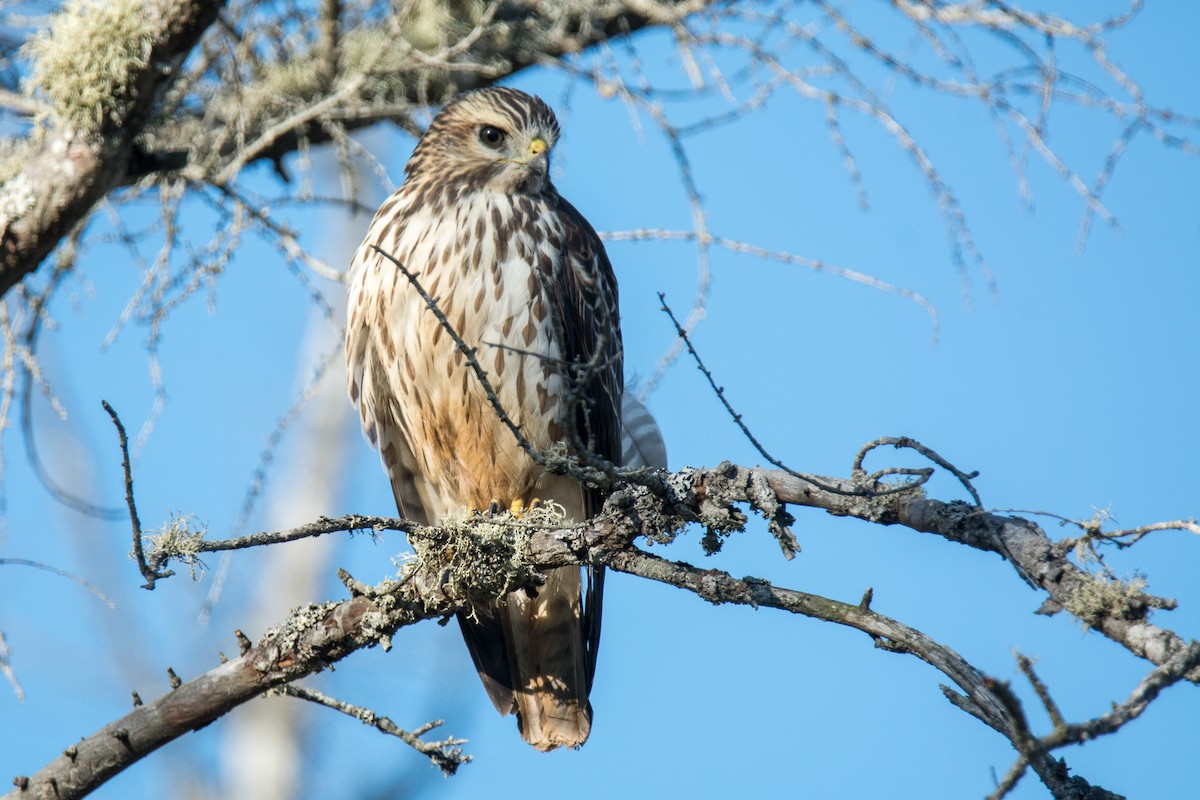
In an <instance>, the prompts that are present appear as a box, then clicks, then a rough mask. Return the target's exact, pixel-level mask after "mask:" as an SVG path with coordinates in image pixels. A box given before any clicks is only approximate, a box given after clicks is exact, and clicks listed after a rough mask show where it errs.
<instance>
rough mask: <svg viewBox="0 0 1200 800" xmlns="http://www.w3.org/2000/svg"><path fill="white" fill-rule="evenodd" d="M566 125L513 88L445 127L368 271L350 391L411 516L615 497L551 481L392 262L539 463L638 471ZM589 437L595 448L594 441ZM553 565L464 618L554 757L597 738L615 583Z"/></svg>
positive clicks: (351, 325) (462, 105)
mask: <svg viewBox="0 0 1200 800" xmlns="http://www.w3.org/2000/svg"><path fill="white" fill-rule="evenodd" d="M558 133H559V129H558V121H557V120H556V119H555V117H554V112H553V111H551V110H550V107H549V106H547V105H546V104H545V103H544V102H543V101H542V100H541V99H539V98H537V97H533V96H532V95H528V94H526V93H524V92H520V91H517V90H515V89H509V88H499V87H493V88H488V89H481V90H478V91H473V92H468V93H465V94H462V95H459V96H458V97H456V98H455V99H454V100H452V101H451V102H450V103H449V104H448V105H447V106H446V107H445V108H444V109H442V111H441V113H439V114H438V115H437V117H436V118H435V119H434V120H433V122H432V123H431V124H430V126H429V129H428V130H427V131H426V132H425V134H424V135H423V136H422V137H421V140H420V141H419V142H418V143H417V146H416V149H415V150H414V151H413V154H412V157H411V158H410V159H409V161H408V164H407V165H406V166H405V181H404V184H403V185H402V186H401V187H400V188H399V189H397V190H396V192H395V193H394V194H392V196H391V197H389V198H388V199H387V200H386V201H385V202H384V204H383V205H382V207H380V209H379V211H378V213H376V215H375V219H374V220H373V221H372V222H371V227H370V230H369V231H368V232H367V236H366V239H365V240H364V241H363V243H362V245H361V246H360V247H359V248H358V251H357V253H355V256H354V262H353V265H352V268H351V276H350V289H349V291H350V300H349V312H348V325H347V330H346V360H347V366H348V371H349V381H350V396H351V398H352V399H353V400H354V401H355V402H356V403H358V407H359V410H360V413H361V416H362V425H363V429H364V431H365V432H366V434H367V437H368V438H369V439H370V440H371V442H372V443H373V444H374V445H375V446H376V447H378V448H379V452H380V455H381V457H382V460H383V465H384V468H385V469H386V470H387V473H388V477H389V478H390V479H391V483H392V491H393V493H394V494H395V496H396V503H397V505H398V506H399V509H400V513H401V514H402V515H404V516H405V517H408V518H409V519H413V520H416V521H419V522H425V523H436V522H438V521H439V520H440V519H442V517H443V516H444V515H446V514H447V513H450V512H456V511H459V510H460V509H462V508H464V507H465V508H468V509H486V508H488V507H489V505H490V504H492V503H494V502H496V501H499V502H500V503H501V504H503V505H504V506H506V507H507V506H509V505H511V504H513V503H514V502H515V501H521V502H524V503H528V502H530V501H531V500H533V499H540V500H543V501H545V500H554V501H556V502H558V503H560V504H562V506H563V507H564V508H565V509H566V512H567V516H568V517H570V518H572V519H574V520H576V521H580V520H584V519H587V518H588V517H590V516H591V515H592V514H593V512H594V511H596V510H598V502H599V498H598V497H597V494H596V492H595V491H592V490H588V489H586V488H584V487H583V486H581V485H580V484H579V483H578V482H576V481H575V480H573V479H571V478H568V477H563V476H553V475H548V474H546V473H545V472H544V471H542V470H541V469H540V468H539V467H538V466H537V464H535V463H534V461H533V460H532V459H530V458H529V456H528V455H526V453H525V452H524V451H522V450H521V449H520V447H519V446H518V445H517V442H516V439H515V438H514V437H513V435H512V433H511V432H510V431H509V430H508V429H507V428H506V427H505V426H504V425H503V423H502V422H501V420H500V419H499V418H498V417H497V415H496V413H495V411H494V410H493V409H492V407H491V405H489V403H488V400H487V397H486V395H485V392H484V388H483V386H482V385H481V384H480V381H479V380H478V379H477V377H476V376H475V375H474V374H473V373H472V372H471V370H470V369H469V367H468V365H467V363H466V359H465V358H464V356H463V354H462V353H461V352H459V350H458V349H457V348H456V346H455V344H454V342H453V341H452V339H451V337H450V336H449V335H448V334H447V332H446V330H445V328H444V327H443V325H442V324H440V323H439V321H438V320H437V318H436V317H435V315H434V314H433V313H432V312H431V311H430V310H429V308H428V307H427V305H426V303H425V302H424V301H423V300H422V299H421V297H420V296H419V295H418V293H417V292H416V291H415V290H414V288H413V285H412V282H411V281H410V280H408V279H407V278H406V277H405V276H404V275H403V274H402V273H401V272H400V271H399V270H398V269H397V268H396V266H395V264H393V263H392V262H391V261H390V260H388V259H386V258H384V257H383V256H381V255H380V254H379V252H378V251H376V250H375V249H374V247H378V248H379V249H381V250H383V251H384V252H386V253H388V254H389V255H391V256H393V257H395V258H396V259H397V260H398V261H399V262H400V263H402V264H403V265H404V266H405V268H406V269H408V270H409V271H411V272H412V273H414V274H415V275H416V277H417V279H418V281H419V282H420V283H421V285H422V286H423V287H424V288H425V289H426V290H427V291H428V293H429V294H430V295H431V296H432V297H434V298H436V300H437V306H438V308H439V309H440V310H441V311H442V313H444V314H445V316H446V318H447V319H448V320H449V322H450V324H451V325H452V326H453V328H454V330H455V331H456V332H457V333H458V334H459V335H460V336H461V337H462V338H463V340H464V341H465V342H466V344H467V345H468V346H469V347H471V348H474V349H475V351H476V356H477V358H478V360H479V362H480V364H481V365H482V366H483V368H484V370H485V371H486V372H487V376H488V380H489V382H490V383H491V385H492V387H493V388H494V389H495V391H496V395H497V396H498V397H499V400H500V403H501V404H502V406H503V407H504V409H505V411H506V412H507V414H508V415H509V416H510V417H511V419H512V420H513V422H515V423H516V424H517V425H519V426H520V429H521V432H522V433H523V434H524V436H525V437H526V438H527V439H528V440H529V442H530V443H531V444H532V445H533V447H534V448H535V449H537V450H539V451H546V450H547V449H549V448H551V447H552V446H555V445H558V444H559V443H566V445H567V447H568V448H569V449H571V450H574V451H577V450H578V447H577V446H576V443H582V444H583V446H584V447H586V448H587V449H588V450H590V451H591V452H592V453H594V454H596V455H598V456H601V457H603V458H605V459H607V460H609V461H612V462H618V461H619V460H620V458H621V440H620V435H621V434H620V425H621V416H620V409H621V401H622V373H621V329H620V324H619V320H618V315H617V286H616V281H615V279H614V277H613V272H612V267H611V265H610V264H609V261H608V257H607V255H606V254H605V252H604V247H603V245H602V244H601V243H600V239H599V238H598V237H597V236H596V232H595V231H594V230H593V229H592V226H591V225H589V224H588V222H587V220H585V219H584V218H583V217H582V216H581V215H580V214H579V212H578V211H576V210H575V208H574V207H573V206H572V205H571V204H570V203H568V202H567V201H566V200H564V199H563V198H562V197H560V196H559V194H558V192H557V191H556V190H555V188H554V185H553V184H552V183H551V182H550V175H549V167H550V153H551V151H552V150H553V148H554V144H555V142H556V141H557V139H558ZM576 434H577V435H576ZM587 573H588V582H587V584H588V585H587V590H586V592H585V591H584V586H583V579H582V577H581V570H580V569H579V568H577V567H563V568H558V569H552V570H550V571H548V572H547V574H546V583H545V585H544V586H541V587H539V588H538V590H537V592H536V593H529V594H527V593H526V592H525V591H523V590H522V591H516V592H513V593H511V594H509V595H508V597H507V600H506V601H505V602H501V603H498V604H496V605H494V606H492V607H491V608H485V609H479V610H478V614H477V619H468V618H467V617H466V616H465V615H463V614H461V613H460V614H459V623H460V625H461V626H462V632H463V637H464V638H465V639H466V642H467V647H468V648H469V649H470V651H471V657H472V658H473V659H474V661H475V666H476V668H477V669H478V670H479V675H480V678H482V680H483V685H484V687H485V688H486V689H487V692H488V695H489V696H490V697H491V699H492V702H493V703H494V704H495V705H496V708H497V709H498V710H499V711H500V713H502V714H507V713H509V712H510V711H514V712H516V714H517V724H518V727H519V728H520V730H521V735H522V736H523V737H524V738H525V741H527V742H529V743H530V744H532V745H533V746H534V747H536V748H538V749H539V750H552V749H554V748H556V747H559V746H564V745H565V746H568V747H578V746H579V745H581V744H583V743H584V742H585V741H586V740H587V738H588V732H589V731H590V729H591V718H592V711H591V706H590V705H589V703H588V693H589V691H590V690H591V686H592V676H593V674H594V671H595V666H596V648H597V646H598V644H599V639H600V597H601V590H602V588H603V573H602V571H601V570H600V569H588V570H587Z"/></svg>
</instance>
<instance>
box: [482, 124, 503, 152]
mask: <svg viewBox="0 0 1200 800" xmlns="http://www.w3.org/2000/svg"><path fill="white" fill-rule="evenodd" d="M504 136H505V134H504V131H502V130H500V129H499V128H497V127H496V126H495V125H484V126H483V127H482V128H480V129H479V141H481V142H483V143H484V144H485V145H487V146H488V147H490V148H492V149H495V148H497V147H499V146H500V145H501V144H502V143H503V142H504Z"/></svg>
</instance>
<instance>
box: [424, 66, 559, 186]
mask: <svg viewBox="0 0 1200 800" xmlns="http://www.w3.org/2000/svg"><path fill="white" fill-rule="evenodd" d="M558 132H559V131H558V120H557V119H555V118H554V112H553V111H552V110H550V106H548V105H546V103H545V102H544V101H543V100H542V99H541V98H540V97H534V96H533V95H531V94H526V93H525V92H522V91H519V90H517V89H510V88H508V87H504V86H492V87H488V88H486V89H476V90H475V91H471V92H464V93H463V94H460V95H458V96H457V97H455V98H454V99H453V100H451V101H450V102H449V103H448V104H447V105H446V107H445V108H443V109H442V110H441V112H440V113H439V114H438V115H437V116H436V117H434V119H433V122H432V123H430V125H429V128H428V129H426V131H425V134H424V135H423V136H422V137H421V140H420V141H419V142H417V147H416V149H415V150H413V154H412V157H411V158H410V159H409V160H408V164H407V165H406V166H405V167H404V172H405V174H406V175H407V176H408V178H409V180H416V181H420V180H423V179H424V180H432V181H438V182H443V181H445V182H453V183H455V184H457V185H460V186H464V187H466V188H467V189H469V190H471V191H492V192H500V193H503V194H539V193H541V192H544V191H546V190H548V189H550V188H551V184H550V175H549V173H550V150H551V149H552V148H553V147H554V144H555V142H557V141H558Z"/></svg>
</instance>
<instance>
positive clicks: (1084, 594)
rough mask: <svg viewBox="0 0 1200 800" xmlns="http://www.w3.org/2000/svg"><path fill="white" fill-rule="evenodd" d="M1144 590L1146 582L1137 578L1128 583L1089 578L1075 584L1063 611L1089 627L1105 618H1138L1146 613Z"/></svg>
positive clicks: (1064, 603) (1146, 605)
mask: <svg viewBox="0 0 1200 800" xmlns="http://www.w3.org/2000/svg"><path fill="white" fill-rule="evenodd" d="M1145 589H1146V579H1145V578H1144V577H1142V576H1141V575H1135V576H1134V577H1132V578H1130V579H1129V580H1117V579H1113V578H1107V577H1102V576H1099V575H1093V576H1090V577H1088V578H1087V579H1085V580H1082V581H1080V582H1079V583H1078V584H1076V586H1075V588H1074V590H1073V591H1071V592H1070V594H1068V595H1067V598H1066V600H1065V601H1064V602H1063V608H1065V609H1066V610H1067V611H1069V612H1071V613H1072V614H1074V615H1075V616H1076V617H1077V618H1079V619H1080V620H1081V621H1083V623H1084V624H1086V625H1088V626H1089V627H1091V626H1095V625H1097V624H1099V623H1100V621H1101V620H1103V619H1106V618H1115V619H1142V618H1144V617H1145V616H1146V612H1147V610H1148V603H1147V597H1146V593H1145Z"/></svg>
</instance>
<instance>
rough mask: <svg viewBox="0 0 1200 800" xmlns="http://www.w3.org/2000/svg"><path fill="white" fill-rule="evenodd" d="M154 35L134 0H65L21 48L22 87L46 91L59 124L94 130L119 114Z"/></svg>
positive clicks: (86, 130) (52, 113) (53, 114)
mask: <svg viewBox="0 0 1200 800" xmlns="http://www.w3.org/2000/svg"><path fill="white" fill-rule="evenodd" d="M154 35H155V28H154V25H153V24H152V21H151V19H150V18H149V17H148V15H147V14H146V11H145V7H144V4H143V3H140V2H138V1H137V0H69V2H67V3H65V4H64V5H63V8H62V11H60V12H59V13H57V14H55V15H54V16H52V17H51V19H50V26H49V27H48V28H47V29H46V30H45V31H43V32H41V33H40V34H38V35H37V36H34V37H33V38H32V39H30V40H29V42H28V43H27V44H26V45H25V46H24V48H23V52H24V54H25V55H26V56H27V57H28V58H29V59H30V61H31V62H32V63H31V68H30V80H29V83H28V84H27V86H26V89H27V91H28V92H29V93H31V94H32V93H34V92H38V93H41V94H43V95H45V97H46V99H47V100H48V101H49V113H50V114H51V115H52V116H53V117H54V118H55V119H56V120H57V121H58V122H59V123H61V124H63V125H65V126H68V127H70V128H73V129H74V130H77V131H81V132H88V133H94V132H96V131H99V130H100V129H101V128H102V127H103V125H104V123H105V121H107V120H119V119H120V116H121V113H122V112H123V110H124V107H125V104H126V103H128V102H129V99H130V98H129V83H130V80H131V78H132V76H133V75H134V74H136V73H137V72H139V71H140V70H142V69H143V68H145V66H146V64H147V63H148V62H149V59H150V50H151V47H152V46H153V44H154Z"/></svg>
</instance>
